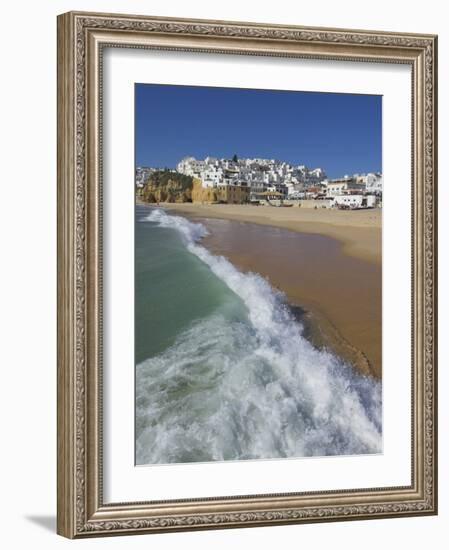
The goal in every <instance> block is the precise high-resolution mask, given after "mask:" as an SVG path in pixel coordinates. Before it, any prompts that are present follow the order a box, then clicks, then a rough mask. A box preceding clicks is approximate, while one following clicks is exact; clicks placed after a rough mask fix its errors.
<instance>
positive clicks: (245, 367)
mask: <svg viewBox="0 0 449 550" xmlns="http://www.w3.org/2000/svg"><path fill="white" fill-rule="evenodd" d="M207 232H208V230H207V228H206V227H205V225H204V224H202V223H197V222H194V221H192V220H189V219H187V218H186V217H183V216H180V215H177V214H176V215H174V214H171V213H168V212H167V211H165V210H164V209H162V208H157V207H149V206H146V205H137V206H136V216H135V363H136V367H135V434H136V449H135V451H136V453H135V456H136V464H138V465H144V464H172V463H189V462H210V461H225V460H255V459H279V458H294V457H319V456H321V457H322V456H341V455H362V454H377V453H381V452H382V385H381V382H380V381H379V380H376V379H374V378H372V377H369V376H363V375H361V374H359V372H358V371H356V370H355V369H354V368H353V367H352V366H351V365H349V364H347V363H346V362H345V361H344V360H342V359H341V358H340V357H338V356H336V355H335V354H334V353H332V352H331V351H329V350H326V349H317V348H316V347H314V345H313V344H312V342H311V341H309V340H308V339H307V337H306V334H305V331H304V327H303V326H302V324H301V321H300V320H299V319H298V318H297V316H295V315H294V313H293V311H292V309H291V307H290V306H289V304H288V301H287V299H286V296H285V295H284V294H283V293H282V291H280V290H279V289H276V288H273V287H272V286H271V285H270V284H269V282H268V281H267V280H266V279H265V278H263V277H262V276H260V275H259V274H257V273H252V272H242V271H240V270H238V269H237V268H236V267H235V266H234V265H233V264H232V263H231V262H230V261H229V260H228V259H227V258H225V257H223V256H218V255H215V254H213V253H212V252H210V251H209V250H208V249H207V248H206V247H205V246H204V245H203V244H202V240H203V239H204V237H205V236H206V235H207Z"/></svg>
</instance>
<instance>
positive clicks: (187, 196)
mask: <svg viewBox="0 0 449 550" xmlns="http://www.w3.org/2000/svg"><path fill="white" fill-rule="evenodd" d="M192 187H193V178H191V177H190V176H186V175H184V174H180V173H179V172H172V171H170V170H159V171H157V172H154V173H153V174H151V176H150V177H149V179H148V181H147V183H146V184H145V186H144V187H143V188H142V189H140V190H139V192H138V193H139V197H140V198H141V200H143V201H145V202H192Z"/></svg>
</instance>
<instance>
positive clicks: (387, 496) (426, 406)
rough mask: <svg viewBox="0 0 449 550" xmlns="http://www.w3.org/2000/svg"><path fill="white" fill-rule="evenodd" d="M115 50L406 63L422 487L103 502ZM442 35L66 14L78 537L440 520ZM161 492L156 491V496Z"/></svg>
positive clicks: (63, 126)
mask: <svg viewBox="0 0 449 550" xmlns="http://www.w3.org/2000/svg"><path fill="white" fill-rule="evenodd" d="M104 47H126V48H129V47H131V48H148V49H159V50H175V51H176V50H178V51H197V52H205V53H222V54H229V53H233V54H240V55H255V56H260V55H263V56H273V57H298V58H312V59H318V58H319V59H330V60H336V61H337V60H346V61H348V60H350V61H359V62H373V61H374V62H384V63H402V64H408V65H410V67H411V69H412V82H411V85H412V126H413V132H412V135H413V139H412V144H411V146H412V159H413V161H412V163H413V166H412V190H413V200H412V205H411V207H412V219H413V222H412V228H411V232H412V269H411V274H412V288H413V290H412V311H411V316H412V331H413V333H412V350H411V357H412V362H411V363H412V365H411V368H412V388H411V399H412V418H411V430H412V449H411V465H412V483H411V485H410V486H406V487H394V488H391V487H390V488H381V487H379V488H375V489H360V490H350V491H347V490H345V491H324V492H318V493H288V494H280V495H265V494H263V495H251V496H247V497H216V498H207V499H193V500H174V501H164V502H162V501H158V502H151V501H149V502H143V503H142V502H140V503H133V502H130V503H117V504H104V503H103V497H102V407H101V403H102V385H101V381H102V340H101V338H102V249H101V242H102V180H101V172H102V164H101V163H102V158H101V125H102V120H101V90H102V73H101V68H102V62H101V61H102V51H103V48H104ZM436 60H437V37H436V36H434V35H422V34H402V33H388V32H378V31H361V30H341V29H324V28H305V27H298V26H283V25H264V24H253V23H241V22H223V21H206V20H190V19H172V18H161V17H142V16H131V15H116V14H97V13H83V12H70V13H66V14H63V15H60V16H59V17H58V495H57V497H58V498H57V500H58V519H57V531H58V533H59V534H61V535H63V536H66V537H70V538H83V537H88V536H104V535H119V534H135V533H149V532H162V531H183V530H192V529H216V528H230V527H250V526H261V525H279V524H288V523H305V522H319V521H337V520H353V519H371V518H382V517H400V516H418V515H429V514H436V513H437V437H436V428H437V393H436V390H437V379H436V374H437V372H436V368H437V364H436V351H437V332H436V327H437V325H436V322H437V317H436V316H437V310H436V308H437V302H436V296H437V294H436V292H437V289H436V283H437V281H436V259H437V233H436V212H437V210H436V198H437V193H436V184H437V174H436V166H437V158H436V154H437V150H436V149H437V133H436V132H437V125H436V123H437V119H436V108H437V63H436ZM150 496H151V495H149V498H150Z"/></svg>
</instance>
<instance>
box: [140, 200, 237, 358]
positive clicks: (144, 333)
mask: <svg viewBox="0 0 449 550" xmlns="http://www.w3.org/2000/svg"><path fill="white" fill-rule="evenodd" d="M148 214H149V208H148V207H146V206H137V207H136V233H135V235H136V237H135V242H136V252H135V254H136V255H135V262H136V264H135V268H136V269H135V273H136V275H135V327H136V329H135V353H136V356H135V359H136V364H139V363H141V362H142V361H143V360H145V359H147V358H149V357H152V356H154V355H156V354H157V353H159V352H161V351H163V350H165V349H167V348H168V347H170V346H171V345H172V344H173V343H174V341H175V339H176V337H177V336H178V335H179V334H180V333H181V332H182V331H183V330H185V329H187V327H189V326H190V325H191V323H192V322H194V321H195V320H198V319H203V318H205V317H208V316H210V315H212V314H214V313H220V314H222V315H224V316H225V317H226V318H228V319H232V318H242V316H243V315H244V313H245V306H244V304H243V302H242V301H241V299H240V298H239V297H238V296H237V295H236V294H234V293H233V292H232V291H231V290H229V288H228V287H227V286H226V284H225V283H224V282H223V281H221V280H220V279H219V278H217V277H216V276H214V275H213V273H212V272H211V270H210V269H209V267H208V266H207V265H206V264H204V263H203V262H202V261H201V260H200V259H199V258H197V257H196V256H195V255H193V254H191V253H190V252H189V251H188V250H187V249H186V247H185V244H184V243H183V241H182V238H181V235H180V234H179V233H178V232H177V231H175V230H173V229H172V228H167V227H158V226H157V224H154V223H153V224H152V223H148V222H147V223H142V218H144V217H145V216H148Z"/></svg>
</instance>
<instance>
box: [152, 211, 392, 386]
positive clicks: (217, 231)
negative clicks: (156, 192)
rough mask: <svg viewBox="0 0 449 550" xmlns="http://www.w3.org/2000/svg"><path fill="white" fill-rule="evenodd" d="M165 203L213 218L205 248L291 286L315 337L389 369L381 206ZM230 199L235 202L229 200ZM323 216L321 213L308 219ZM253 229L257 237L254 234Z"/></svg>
mask: <svg viewBox="0 0 449 550" xmlns="http://www.w3.org/2000/svg"><path fill="white" fill-rule="evenodd" d="M160 206H162V207H163V208H167V210H169V211H171V212H172V213H179V214H181V215H185V216H187V217H188V218H189V219H192V220H194V221H198V222H201V223H203V224H204V225H206V227H207V228H208V229H209V231H210V235H209V236H208V237H206V238H205V239H204V240H203V244H204V246H206V248H208V249H209V250H211V251H212V252H213V253H214V254H218V255H223V256H225V257H227V258H228V259H229V260H230V261H231V262H232V263H233V264H234V265H235V266H236V267H237V268H239V269H240V270H242V271H245V272H248V271H253V272H256V273H258V274H260V275H261V276H263V277H265V278H267V279H268V280H269V281H270V284H272V285H273V286H275V287H276V288H278V289H279V290H281V291H282V292H284V293H285V295H286V297H287V300H288V303H289V305H290V306H291V308H292V310H293V311H294V312H296V313H298V311H300V316H299V317H300V320H301V321H302V323H303V324H304V326H305V327H306V331H307V333H308V338H309V339H310V340H311V341H312V343H313V344H314V345H316V346H317V347H318V348H321V349H323V348H325V349H331V350H332V351H333V352H334V353H336V354H337V355H339V356H340V357H342V358H343V359H344V360H346V361H348V362H349V363H351V364H352V365H353V366H354V367H355V368H356V369H357V370H358V371H359V372H361V373H362V374H365V375H369V376H373V377H375V378H377V379H380V378H381V377H382V358H381V355H382V354H381V348H382V330H381V297H382V278H381V251H380V239H381V228H380V222H381V216H380V213H379V212H377V213H376V212H374V214H373V211H352V212H345V211H343V212H342V211H337V212H335V211H333V212H329V211H325V210H323V211H317V210H312V211H310V213H309V212H308V211H307V210H306V209H304V210H303V211H302V212H295V213H294V215H292V214H289V213H287V212H290V211H291V210H297V211H301V209H300V208H297V209H296V208H294V207H293V208H270V207H253V206H246V205H245V206H243V208H238V206H240V205H196V204H193V205H190V204H189V205H184V204H180V205H178V204H175V205H173V204H163V205H162V204H161V205H160ZM214 206H216V208H213V207H214ZM226 206H229V208H222V207H226ZM248 210H249V215H246V213H247V212H248ZM268 210H269V212H267V214H270V211H271V210H276V213H274V214H272V215H271V217H270V216H266V217H258V218H256V216H255V215H254V214H252V212H254V211H256V212H255V213H256V214H257V213H258V212H260V213H261V214H264V213H265V212H266V211H268ZM251 214H252V215H251ZM329 214H330V215H329ZM340 214H343V216H340ZM345 214H346V215H345ZM354 214H355V215H354ZM259 216H260V214H259ZM295 218H296V219H295ZM316 218H318V219H319V220H320V221H319V222H310V221H309V220H310V219H316ZM256 220H257V221H256ZM227 222H228V223H227ZM257 227H259V229H257ZM304 228H306V229H307V230H304ZM350 231H352V232H354V231H356V232H357V235H356V237H357V238H354V237H353V239H352V240H353V241H356V243H357V245H358V246H354V245H353V242H352V241H348V240H347V239H346V235H347V234H348V233H349V232H350ZM279 232H282V235H283V241H282V242H287V245H286V247H285V250H280V249H279V245H278V244H276V243H279V242H280V241H279V238H278V237H279V235H277V234H278V233H279ZM367 232H369V233H373V232H377V233H378V235H377V238H376V239H370V238H369V235H368V236H367ZM253 233H255V234H256V235H257V237H256V238H254V236H253V237H251V238H249V235H252V234H253ZM276 235H277V236H276ZM289 235H290V238H287V237H288V236H289ZM259 237H260V239H259ZM259 240H261V241H263V242H264V243H265V244H264V246H265V245H266V246H267V247H268V248H267V249H268V250H269V251H271V253H270V254H268V255H265V254H264V246H262V247H261V246H259V245H258V242H259ZM308 243H311V244H308ZM376 243H377V245H376ZM376 246H377V250H376ZM292 247H293V250H298V251H299V250H300V255H301V256H302V257H303V259H304V262H305V263H307V266H308V268H307V269H305V265H303V264H301V263H300V262H299V261H298V259H297V258H295V257H294V256H292ZM298 247H299V248H298ZM320 251H321V252H320ZM298 262H299V263H298ZM329 265H331V266H332V268H331V270H329Z"/></svg>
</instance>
